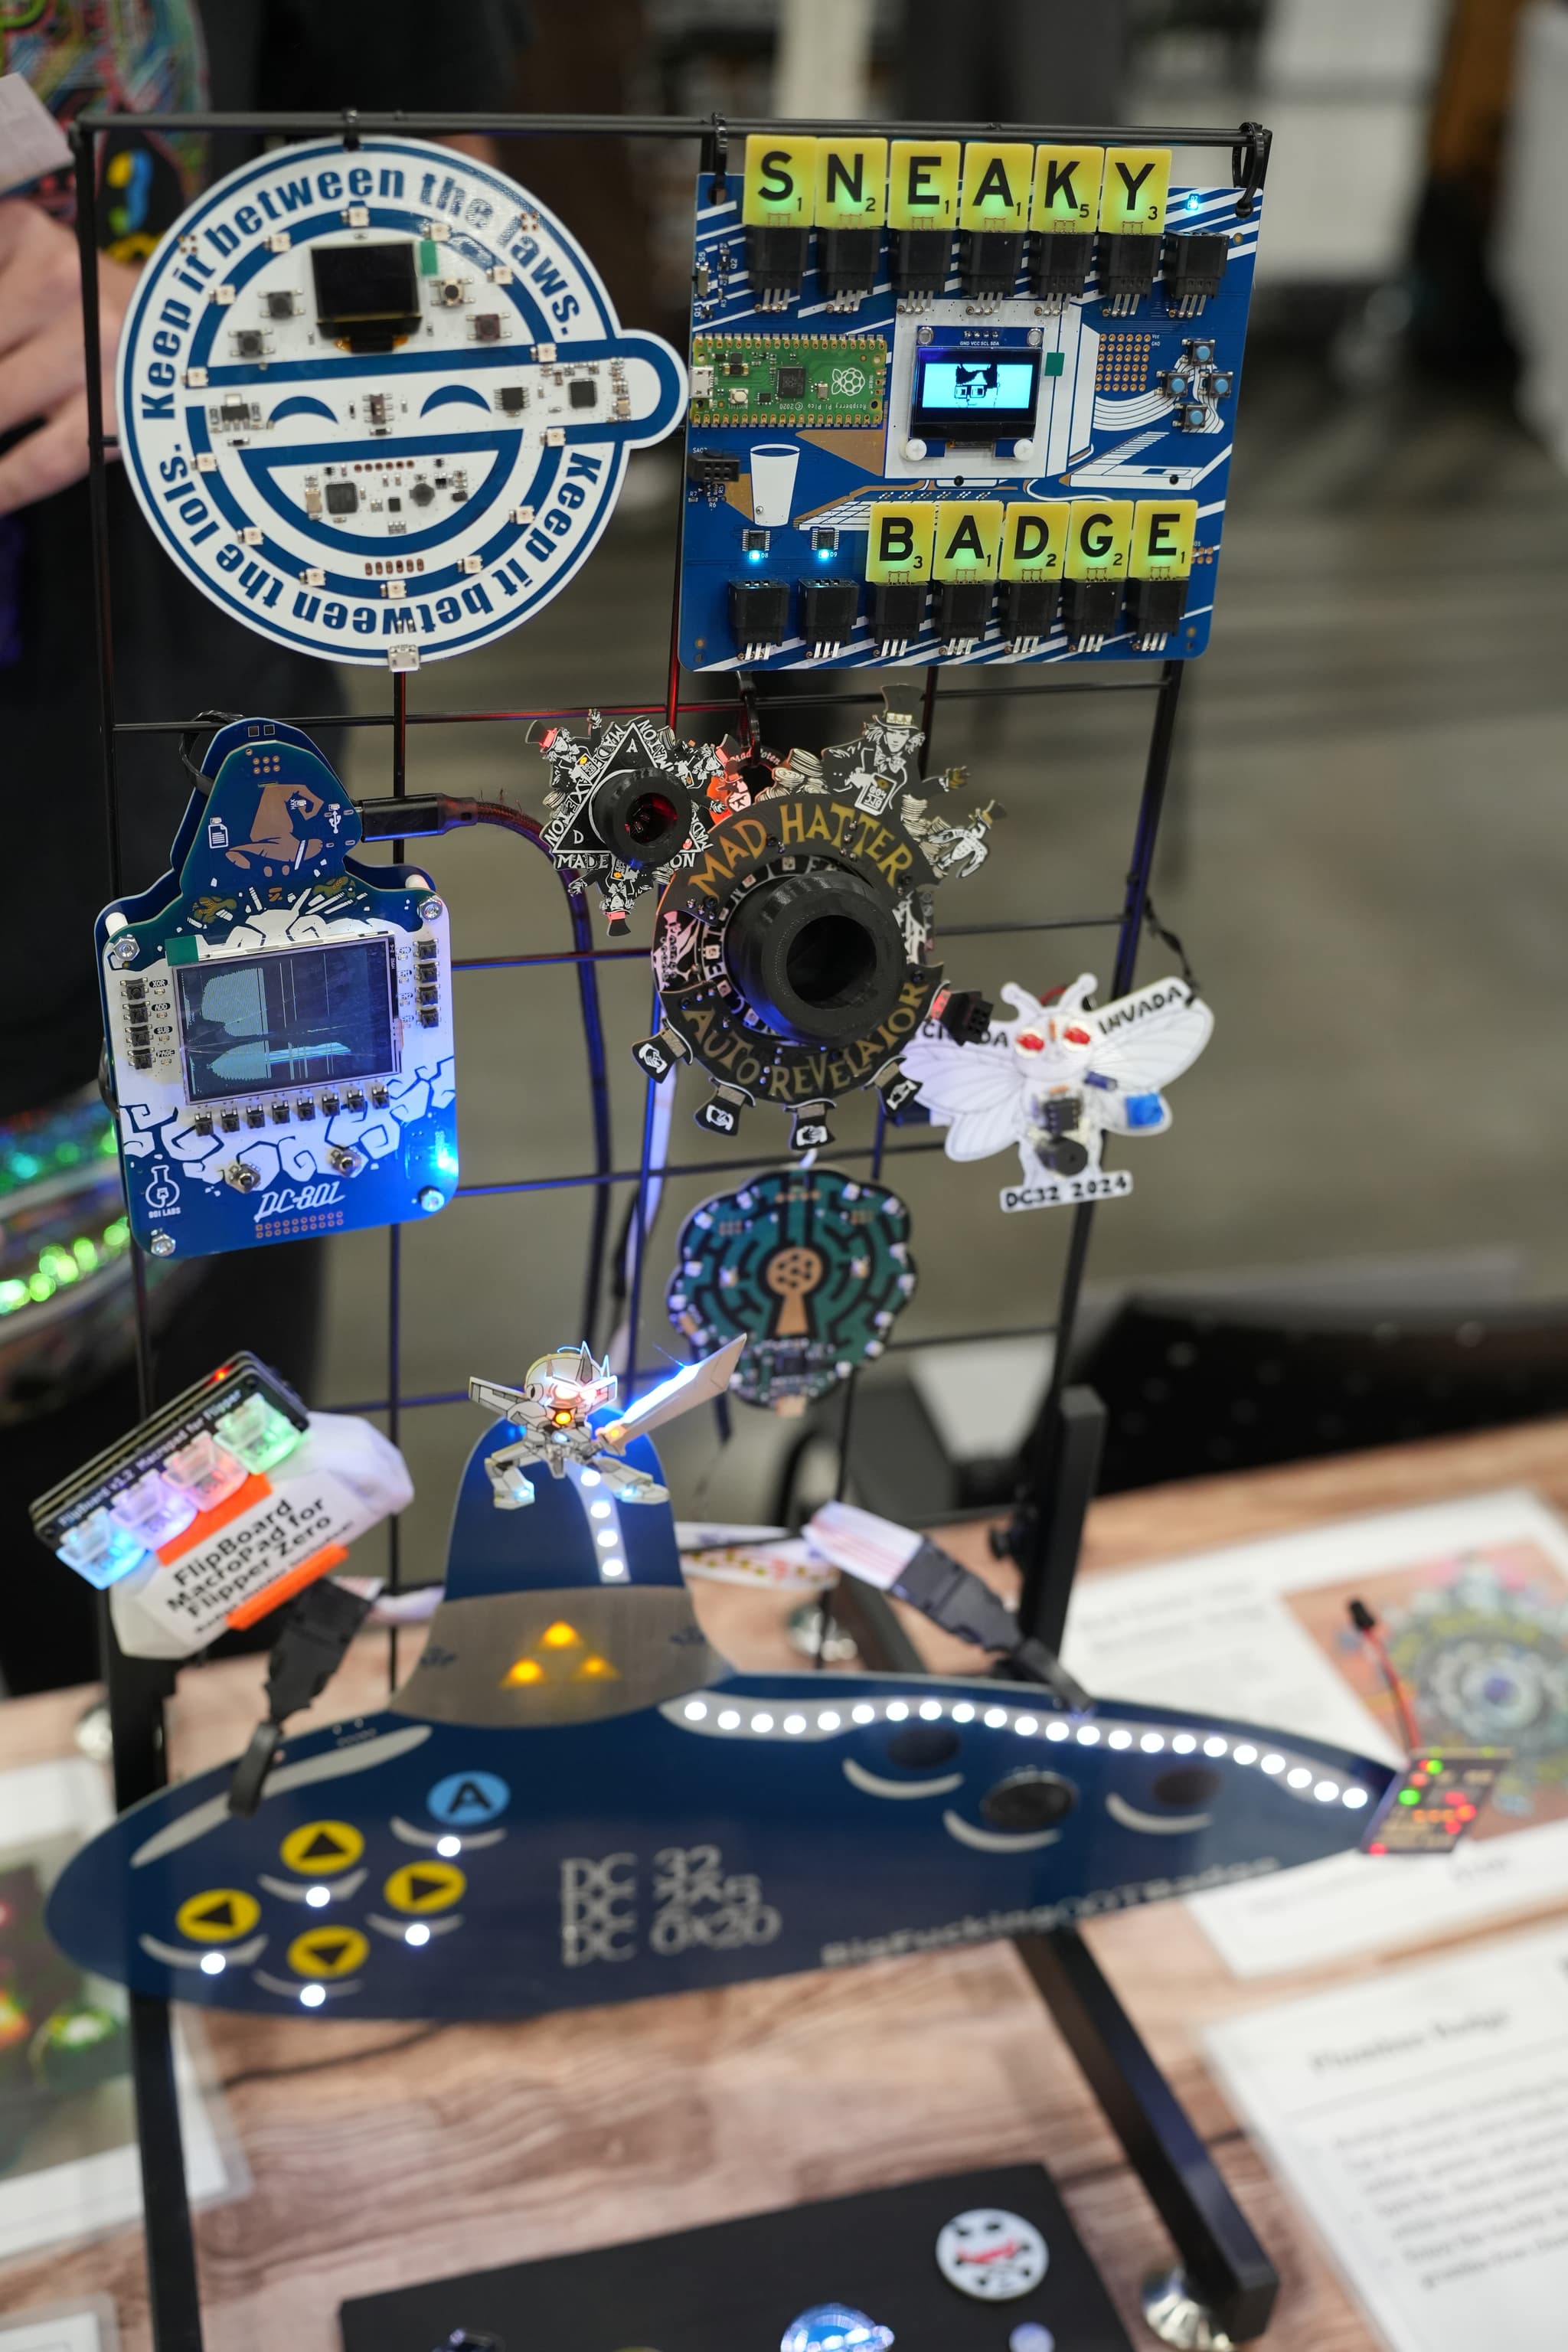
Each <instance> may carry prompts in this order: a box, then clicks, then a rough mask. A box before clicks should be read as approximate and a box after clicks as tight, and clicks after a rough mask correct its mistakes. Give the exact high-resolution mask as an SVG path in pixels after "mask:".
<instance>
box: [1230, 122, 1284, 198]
mask: <svg viewBox="0 0 1568 2352" xmlns="http://www.w3.org/2000/svg"><path fill="white" fill-rule="evenodd" d="M1241 132H1242V136H1241V140H1240V142H1238V143H1237V145H1236V146H1234V147H1233V148H1232V149H1231V151H1230V176H1231V183H1232V185H1233V186H1235V187H1237V188H1239V189H1240V191H1241V194H1239V195H1238V196H1237V200H1236V212H1237V219H1238V220H1246V219H1247V216H1248V215H1249V214H1250V213H1251V211H1252V208H1253V206H1254V205H1255V204H1256V203H1257V202H1258V192H1259V190H1260V189H1261V188H1262V185H1263V183H1264V181H1265V180H1266V179H1267V178H1268V151H1269V149H1270V148H1271V147H1272V146H1273V144H1274V133H1273V132H1272V131H1267V130H1265V128H1264V126H1263V124H1262V123H1261V122H1244V123H1243V124H1242V126H1241Z"/></svg>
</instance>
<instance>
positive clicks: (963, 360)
mask: <svg viewBox="0 0 1568 2352" xmlns="http://www.w3.org/2000/svg"><path fill="white" fill-rule="evenodd" d="M1039 381H1040V355H1039V353H1038V352H1035V351H1020V350H1018V349H1017V348H1016V346H1008V347H1006V348H1005V349H1000V350H991V351H987V350H985V349H984V348H981V347H968V346H962V345H961V346H959V347H957V348H955V347H954V346H953V345H952V344H951V343H950V344H949V345H948V346H947V347H946V349H945V350H944V349H943V348H942V346H941V345H937V346H936V347H934V348H933V349H931V350H929V351H917V352H916V353H915V391H914V404H913V407H912V409H911V411H910V426H911V429H912V430H913V431H915V432H917V433H921V432H924V433H929V434H932V435H934V436H949V435H952V434H955V433H956V434H962V433H963V429H964V427H965V426H966V425H971V424H973V426H974V427H975V429H976V430H977V431H978V433H979V434H981V435H982V436H984V437H985V438H987V439H991V438H1005V436H1007V435H1009V434H1014V435H1023V434H1026V433H1028V432H1029V431H1030V430H1031V429H1032V427H1033V425H1034V417H1035V394H1036V392H1037V388H1038V385H1039Z"/></svg>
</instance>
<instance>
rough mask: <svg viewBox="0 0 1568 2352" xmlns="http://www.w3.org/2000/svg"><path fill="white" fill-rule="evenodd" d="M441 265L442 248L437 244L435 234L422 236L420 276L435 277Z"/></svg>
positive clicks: (420, 244)
mask: <svg viewBox="0 0 1568 2352" xmlns="http://www.w3.org/2000/svg"><path fill="white" fill-rule="evenodd" d="M440 267H441V255H440V249H439V247H437V243H436V240H435V238H434V237H433V236H422V237H421V238H420V240H419V275H420V277H421V278H434V277H435V276H436V274H437V271H438V270H439V268H440Z"/></svg>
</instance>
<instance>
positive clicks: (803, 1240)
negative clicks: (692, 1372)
mask: <svg viewBox="0 0 1568 2352" xmlns="http://www.w3.org/2000/svg"><path fill="white" fill-rule="evenodd" d="M909 1233H910V1213H909V1211H908V1210H907V1209H906V1208H905V1206H904V1204H903V1202H901V1201H900V1199H899V1197H898V1195H897V1194H896V1193H894V1192H888V1191H887V1190H886V1189H885V1188H884V1187H883V1186H882V1185H880V1184H858V1183H856V1182H855V1181H853V1179H852V1178H850V1177H847V1176H842V1175H840V1174H839V1172H838V1171H837V1169H834V1168H791V1169H781V1170H779V1171H776V1172H775V1173H773V1174H771V1175H767V1176H758V1177H756V1178H754V1179H753V1180H752V1182H751V1183H749V1184H747V1185H744V1186H743V1187H742V1190H741V1191H740V1192H721V1193H720V1194H718V1195H717V1197H716V1198H715V1199H713V1200H711V1201H707V1202H704V1203H703V1205H702V1207H701V1208H700V1209H695V1210H693V1212H692V1213H691V1215H690V1216H689V1217H688V1219H687V1221H686V1223H685V1224H684V1226H683V1227H682V1228H681V1234H680V1244H679V1255H678V1258H677V1264H676V1271H675V1275H674V1277H673V1279H672V1281H671V1283H670V1287H669V1293H668V1299H667V1302H666V1303H667V1305H668V1309H669V1318H670V1321H671V1322H672V1323H674V1324H676V1325H677V1326H678V1327H679V1329H680V1330H682V1331H684V1332H685V1334H686V1336H687V1338H688V1339H689V1340H691V1342H692V1343H693V1345H694V1346H695V1347H696V1348H697V1349H699V1351H700V1352H705V1351H707V1350H709V1349H713V1348H717V1347H720V1346H721V1345H722V1344H723V1342H724V1341H725V1340H726V1339H734V1338H736V1337H737V1335H738V1334H740V1333H742V1332H743V1333H744V1334H745V1337H746V1340H747V1347H746V1349H745V1352H744V1354H743V1355H742V1358H741V1361H740V1366H739V1368H738V1370H737V1371H736V1374H735V1377H734V1379H733V1381H731V1394H732V1395H739V1396H742V1397H744V1398H745V1400H746V1402H747V1403H748V1404H762V1405H772V1406H773V1407H774V1408H775V1410H777V1411H779V1412H804V1410H805V1406H806V1404H807V1403H808V1402H809V1401H810V1400H811V1399H812V1398H813V1397H820V1396H826V1394H827V1392H828V1391H829V1390H830V1389H831V1388H833V1387H834V1386H835V1384H836V1383H837V1381H841V1380H845V1379H847V1376H848V1375H849V1373H850V1372H852V1371H853V1370H855V1367H856V1366H857V1364H862V1363H866V1362H868V1361H869V1360H870V1359H871V1358H872V1357H874V1356H879V1355H880V1354H881V1352H882V1350H883V1349H884V1348H885V1347H886V1345H887V1341H888V1333H889V1330H890V1329H891V1328H892V1326H893V1321H894V1318H896V1317H897V1315H898V1314H899V1312H900V1309H901V1308H902V1307H905V1306H907V1304H908V1303H909V1299H910V1295H911V1293H912V1292H913V1290H914V1286H915V1267H914V1261H913V1259H912V1258H911V1257H910V1248H909Z"/></svg>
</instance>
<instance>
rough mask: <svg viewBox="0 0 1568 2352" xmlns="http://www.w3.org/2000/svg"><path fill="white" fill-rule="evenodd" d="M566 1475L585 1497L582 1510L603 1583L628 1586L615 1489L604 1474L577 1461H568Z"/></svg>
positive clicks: (624, 1545) (623, 1538)
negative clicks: (592, 1540)
mask: <svg viewBox="0 0 1568 2352" xmlns="http://www.w3.org/2000/svg"><path fill="white" fill-rule="evenodd" d="M566 1475H567V1476H568V1477H569V1478H570V1479H571V1480H572V1482H573V1484H574V1486H576V1488H577V1491H578V1493H579V1494H580V1495H581V1496H582V1497H583V1508H584V1511H586V1513H587V1515H588V1526H589V1528H590V1529H591V1531H592V1533H593V1538H594V1549H595V1554H596V1555H597V1557H598V1562H599V1581H600V1583H601V1584H625V1583H626V1580H627V1578H628V1576H629V1574H630V1571H629V1570H628V1569H627V1567H626V1537H625V1535H624V1534H623V1533H622V1530H621V1507H620V1504H619V1502H618V1501H617V1500H616V1492H615V1489H614V1487H613V1486H611V1484H610V1482H609V1480H608V1479H607V1478H606V1477H605V1475H604V1474H603V1472H602V1471H598V1470H586V1469H584V1467H583V1465H582V1464H581V1463H578V1462H568V1464H567V1465H566Z"/></svg>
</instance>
